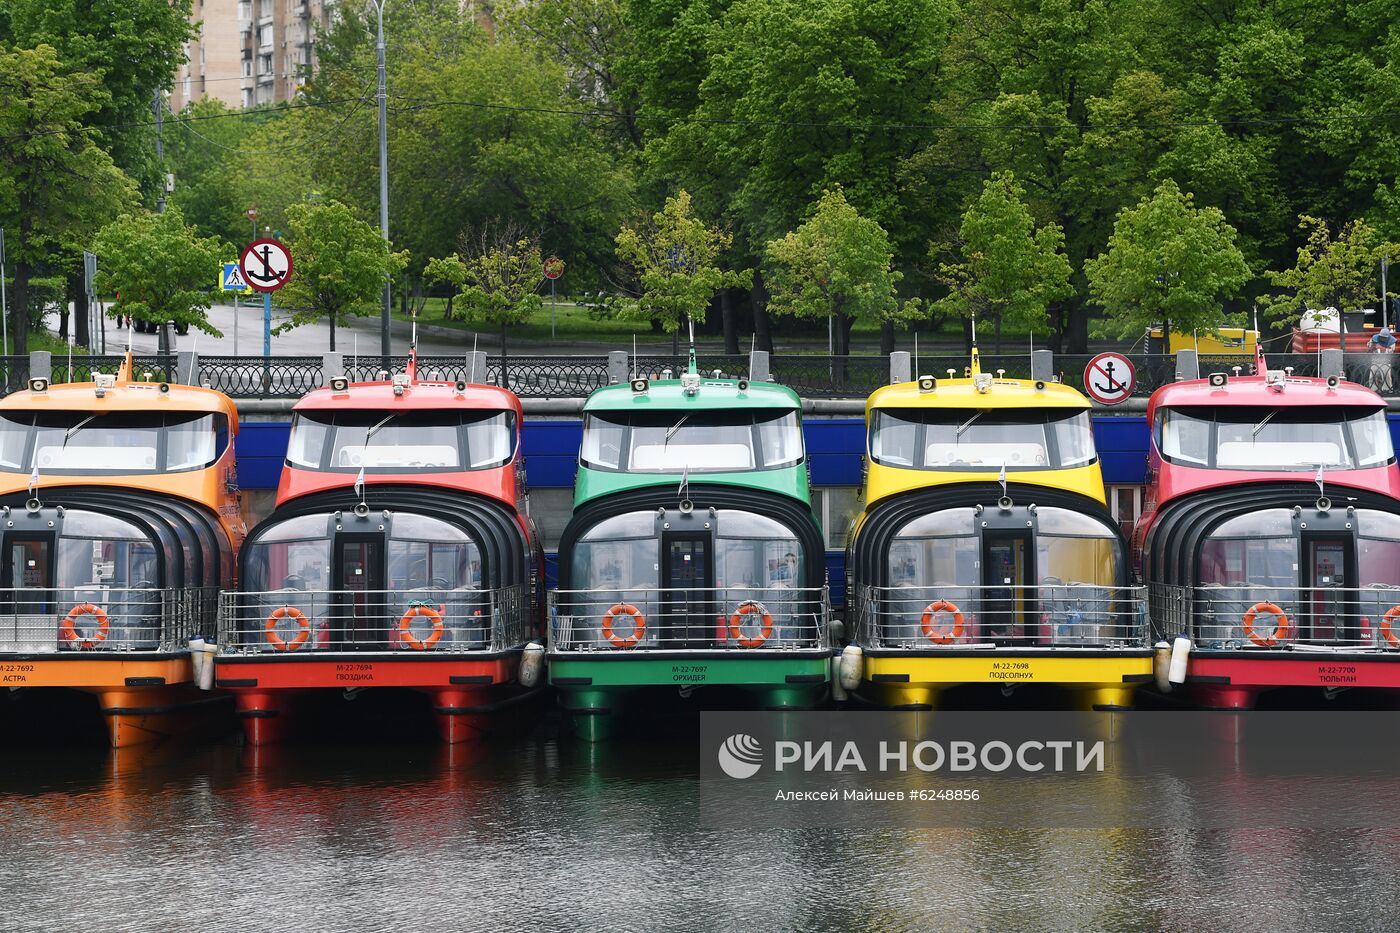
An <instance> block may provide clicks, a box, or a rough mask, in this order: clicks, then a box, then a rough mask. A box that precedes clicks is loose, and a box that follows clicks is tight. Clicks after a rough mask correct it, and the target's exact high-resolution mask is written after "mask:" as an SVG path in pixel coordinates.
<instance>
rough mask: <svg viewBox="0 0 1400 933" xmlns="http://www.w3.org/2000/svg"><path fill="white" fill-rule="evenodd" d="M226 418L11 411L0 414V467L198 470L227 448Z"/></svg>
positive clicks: (62, 470)
mask: <svg viewBox="0 0 1400 933" xmlns="http://www.w3.org/2000/svg"><path fill="white" fill-rule="evenodd" d="M228 439H229V427H228V418H227V417H225V416H224V415H220V414H201V413H199V412H170V413H161V412H144V411H122V412H98V413H93V412H86V411H54V412H48V411H46V412H33V411H12V412H7V413H5V414H3V415H0V467H3V468H5V469H10V470H29V469H31V468H32V467H38V469H39V472H40V473H41V474H43V473H57V474H71V473H113V474H116V473H159V472H178V471H182V470H199V469H203V468H205V467H207V466H210V465H211V464H213V463H214V462H215V461H216V460H218V459H219V457H220V456H222V455H223V453H224V451H225V450H227V449H228Z"/></svg>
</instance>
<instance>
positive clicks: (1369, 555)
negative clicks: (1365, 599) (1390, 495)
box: [1356, 509, 1400, 608]
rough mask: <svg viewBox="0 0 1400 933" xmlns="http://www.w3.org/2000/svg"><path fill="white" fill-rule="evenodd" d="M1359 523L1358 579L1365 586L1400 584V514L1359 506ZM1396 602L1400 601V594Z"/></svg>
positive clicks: (1357, 541) (1357, 544) (1357, 525)
mask: <svg viewBox="0 0 1400 933" xmlns="http://www.w3.org/2000/svg"><path fill="white" fill-rule="evenodd" d="M1356 527H1357V540H1356V548H1357V555H1358V557H1359V560H1358V566H1357V571H1358V573H1357V582H1358V583H1359V584H1360V585H1361V586H1400V515H1394V514H1392V513H1390V512H1379V511H1377V510H1375V509H1357V510H1356ZM1394 602H1396V603H1400V598H1397V599H1395V600H1394ZM1387 608H1389V607H1387Z"/></svg>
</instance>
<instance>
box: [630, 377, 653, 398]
mask: <svg viewBox="0 0 1400 933" xmlns="http://www.w3.org/2000/svg"><path fill="white" fill-rule="evenodd" d="M649 385H651V383H649V382H648V381H647V380H645V379H633V380H632V391H633V392H634V393H636V394H637V395H643V394H645V393H646V390H647V386H649Z"/></svg>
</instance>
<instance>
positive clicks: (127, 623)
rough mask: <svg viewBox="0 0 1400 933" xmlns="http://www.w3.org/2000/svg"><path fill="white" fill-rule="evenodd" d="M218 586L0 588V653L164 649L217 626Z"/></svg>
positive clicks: (175, 647) (178, 647)
mask: <svg viewBox="0 0 1400 933" xmlns="http://www.w3.org/2000/svg"><path fill="white" fill-rule="evenodd" d="M216 600H217V591H216V590H214V589H210V588H199V587H191V588H177V589H163V590H162V589H155V588H152V587H141V588H130V587H114V586H103V585H90V586H78V587H23V588H11V589H0V652H4V653H14V654H58V653H59V652H80V653H83V654H91V655H95V656H97V655H104V654H110V653H113V652H137V651H147V652H161V651H176V650H182V649H186V648H188V646H189V640H190V638H192V637H193V636H195V635H197V634H208V633H209V632H210V631H212V629H213V622H214V610H215V607H216V605H217V602H216Z"/></svg>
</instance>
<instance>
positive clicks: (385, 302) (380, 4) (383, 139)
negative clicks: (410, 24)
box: [369, 0, 392, 369]
mask: <svg viewBox="0 0 1400 933" xmlns="http://www.w3.org/2000/svg"><path fill="white" fill-rule="evenodd" d="M369 2H370V3H371V4H373V6H374V15H375V18H376V19H377V20H378V27H379V33H378V37H377V39H376V40H375V53H376V55H377V57H378V60H379V92H378V93H377V94H376V95H375V96H376V98H377V99H378V101H379V230H380V232H381V233H383V234H384V242H385V243H386V244H387V243H388V242H389V117H388V112H389V91H388V87H387V81H386V78H385V74H384V4H385V3H386V2H387V0H369ZM389 301H390V294H389V276H387V275H386V276H384V292H383V294H382V295H381V296H380V309H379V327H380V334H379V342H380V352H381V353H382V354H383V355H384V368H385V369H388V368H389V355H390V352H391V349H392V348H391V346H390V341H389V307H390V305H389Z"/></svg>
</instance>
